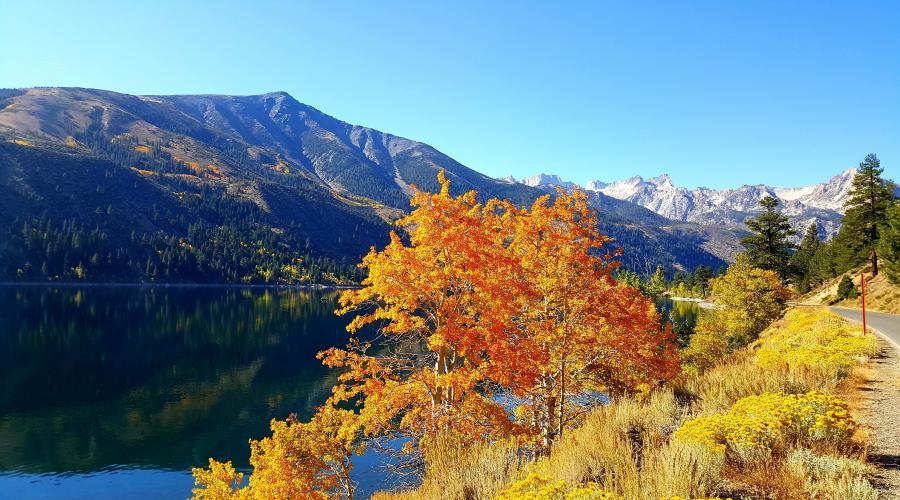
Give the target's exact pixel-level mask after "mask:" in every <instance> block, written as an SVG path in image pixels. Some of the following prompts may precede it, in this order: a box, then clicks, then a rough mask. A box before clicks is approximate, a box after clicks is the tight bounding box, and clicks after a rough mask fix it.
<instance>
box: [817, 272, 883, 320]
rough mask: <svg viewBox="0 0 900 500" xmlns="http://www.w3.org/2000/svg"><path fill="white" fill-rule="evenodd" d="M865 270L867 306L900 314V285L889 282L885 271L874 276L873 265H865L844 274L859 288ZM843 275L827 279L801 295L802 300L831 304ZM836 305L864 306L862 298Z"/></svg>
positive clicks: (843, 301)
mask: <svg viewBox="0 0 900 500" xmlns="http://www.w3.org/2000/svg"><path fill="white" fill-rule="evenodd" d="M863 271H865V273H866V277H867V279H866V307H867V308H870V309H872V310H873V311H880V312H886V313H892V314H900V286H898V285H894V284H892V283H891V282H889V281H888V280H887V278H886V277H885V276H884V273H882V274H879V275H878V276H875V277H874V278H873V277H872V269H871V266H869V265H865V266H863V267H861V268H857V269H853V270H852V271H848V272H846V273H844V274H846V275H848V276H850V278H851V279H852V280H853V284H854V285H856V287H857V289H859V284H860V276H861V274H862V272H863ZM842 277H843V275H841V276H838V277H837V278H834V279H832V280H829V281H826V282H825V283H823V284H822V285H821V286H819V288H817V289H815V290H813V291H811V292H810V293H808V294H806V295H804V296H803V297H801V298H800V301H801V302H805V303H809V304H823V305H829V304H830V303H831V301H833V300H834V299H835V297H836V296H837V286H838V283H840V281H841V278H842ZM834 305H836V306H840V307H850V308H855V309H858V308H861V307H862V298H861V297H860V298H856V299H848V300H842V301H840V302H838V303H836V304H834Z"/></svg>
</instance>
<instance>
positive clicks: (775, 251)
mask: <svg viewBox="0 0 900 500" xmlns="http://www.w3.org/2000/svg"><path fill="white" fill-rule="evenodd" d="M759 204H760V205H762V207H763V208H764V211H763V213H761V214H759V215H758V216H757V217H755V218H752V219H747V221H746V222H745V223H746V224H747V227H748V228H749V229H750V231H752V233H751V234H750V235H748V236H746V237H744V238H743V239H741V244H742V245H744V247H745V248H746V249H747V256H748V257H749V259H750V262H751V264H752V265H753V266H754V267H757V268H759V269H766V270H770V271H775V272H777V273H778V274H779V276H781V277H782V279H784V278H785V277H786V275H787V268H788V259H789V258H790V256H791V249H792V248H793V245H792V244H791V242H790V241H788V238H789V237H791V236H793V235H794V234H796V232H795V231H794V230H793V229H791V225H790V224H789V223H788V218H787V217H786V216H784V215H782V214H781V213H779V212H778V211H776V210H775V208H776V207H777V206H778V200H776V199H775V198H773V197H771V196H766V197H765V198H763V199H762V200H760V202H759Z"/></svg>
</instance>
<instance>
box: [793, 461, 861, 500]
mask: <svg viewBox="0 0 900 500" xmlns="http://www.w3.org/2000/svg"><path fill="white" fill-rule="evenodd" d="M787 466H788V468H790V469H791V471H792V472H793V473H794V474H796V475H797V476H798V477H800V478H802V479H803V486H804V489H805V490H806V492H807V493H808V494H809V496H810V498H853V499H859V500H875V499H877V498H878V491H877V490H876V489H875V488H873V487H872V485H871V484H870V483H869V481H868V479H867V478H866V476H868V475H869V474H870V473H871V472H872V467H870V466H869V465H866V464H864V463H862V462H860V461H859V460H854V459H852V458H846V457H834V456H830V455H818V454H816V453H814V452H813V451H811V450H808V449H806V448H800V449H797V450H793V451H791V453H790V454H789V455H788V457H787Z"/></svg>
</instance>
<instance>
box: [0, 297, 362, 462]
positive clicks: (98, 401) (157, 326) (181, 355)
mask: <svg viewBox="0 0 900 500" xmlns="http://www.w3.org/2000/svg"><path fill="white" fill-rule="evenodd" d="M337 295H338V294H337V292H317V291H309V290H288V289H264V290H260V289H237V288H229V289H221V288H218V289H209V288H128V287H122V288H109V287H96V288H83V289H73V288H40V287H35V288H18V289H13V288H8V289H7V288H0V374H2V376H3V379H4V384H2V386H0V468H3V469H12V468H19V469H24V470H30V471H65V470H96V469H98V468H102V467H105V466H109V465H113V464H129V465H148V466H159V467H169V468H176V469H185V468H188V467H190V466H194V465H201V464H204V463H205V461H206V458H207V457H209V456H218V457H223V458H233V459H235V460H236V461H237V464H238V465H240V463H241V462H242V461H245V460H246V457H247V456H248V446H247V444H246V442H247V438H248V437H260V436H262V435H264V434H265V433H266V430H267V427H268V420H269V419H270V418H272V417H276V418H284V417H285V416H286V415H287V414H288V413H290V412H298V413H301V414H306V413H309V412H310V410H311V409H312V407H314V406H315V405H317V404H320V403H321V402H322V401H323V400H324V399H325V398H326V397H327V395H328V391H329V389H330V387H331V386H332V384H333V382H334V380H333V378H334V374H329V373H328V372H327V371H326V370H325V369H324V368H323V367H322V366H321V365H320V364H319V362H318V361H317V360H316V359H315V354H316V352H318V351H319V350H320V349H322V348H325V347H329V346H332V345H343V344H344V343H345V342H346V338H347V334H346V332H345V331H344V325H345V324H346V321H347V319H346V318H338V317H335V316H334V314H333V311H334V309H335V308H336V305H337V304H336V299H337Z"/></svg>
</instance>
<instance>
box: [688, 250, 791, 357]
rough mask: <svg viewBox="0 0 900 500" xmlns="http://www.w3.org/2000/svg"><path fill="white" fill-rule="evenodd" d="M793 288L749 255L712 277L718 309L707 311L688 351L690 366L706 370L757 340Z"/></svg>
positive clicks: (714, 298)
mask: <svg viewBox="0 0 900 500" xmlns="http://www.w3.org/2000/svg"><path fill="white" fill-rule="evenodd" d="M789 297H790V291H789V290H788V289H787V287H786V286H785V285H784V283H783V282H782V281H781V278H780V277H779V276H778V273H776V272H775V271H767V270H762V269H757V268H755V267H753V266H752V265H750V261H749V259H748V258H747V257H746V256H745V255H739V256H738V258H737V261H736V262H735V263H733V264H732V265H731V266H729V267H728V272H727V273H726V274H725V275H723V276H721V277H719V278H715V279H713V280H712V293H711V295H710V299H711V300H712V301H714V302H715V303H716V304H717V305H718V308H717V309H713V310H709V311H705V313H704V314H703V315H702V316H701V317H700V321H699V323H698V324H697V328H696V333H695V334H694V335H693V336H692V337H691V344H690V345H689V346H688V347H687V348H686V349H685V350H684V352H683V355H684V358H685V361H686V365H687V366H689V367H690V368H691V369H694V370H699V371H703V370H705V369H707V368H709V367H710V366H712V365H714V364H715V363H716V362H717V361H718V360H719V359H721V357H722V356H724V355H725V354H727V353H729V352H732V351H734V350H735V349H738V348H741V347H744V346H746V345H748V344H749V343H750V342H752V341H754V340H755V339H756V338H757V336H758V335H759V333H760V332H761V331H763V329H765V328H766V326H768V325H769V324H770V323H771V322H772V321H774V320H775V319H777V318H778V316H779V315H780V314H781V311H782V309H783V308H784V304H785V302H786V301H787V299H788V298H789Z"/></svg>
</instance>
